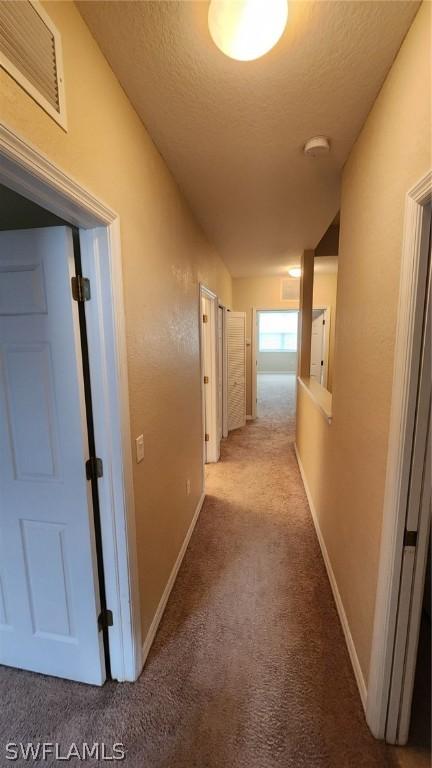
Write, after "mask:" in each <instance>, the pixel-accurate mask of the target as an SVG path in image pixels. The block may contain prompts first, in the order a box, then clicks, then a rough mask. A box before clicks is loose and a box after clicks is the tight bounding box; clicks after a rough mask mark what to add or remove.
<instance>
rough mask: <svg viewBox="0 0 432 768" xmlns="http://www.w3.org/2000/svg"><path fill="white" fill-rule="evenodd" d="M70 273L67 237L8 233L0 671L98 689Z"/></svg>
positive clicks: (3, 290) (0, 312) (0, 390)
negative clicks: (62, 679)
mask: <svg viewBox="0 0 432 768" xmlns="http://www.w3.org/2000/svg"><path fill="white" fill-rule="evenodd" d="M73 273H74V262H73V245H72V233H71V231H70V230H69V229H68V228H67V227H56V228H50V229H36V230H22V231H15V232H2V233H0V663H2V664H6V665H9V666H13V667H20V668H22V669H28V670H33V671H34V672H41V673H44V674H48V675H56V676H59V677H65V678H69V679H72V680H79V681H82V682H87V683H94V684H97V685H100V684H102V683H103V681H104V679H105V664H104V653H103V642H102V636H101V633H99V631H98V614H99V608H100V603H99V589H98V580H97V567H96V555H95V545H94V524H93V510H92V503H91V489H90V483H89V482H88V481H87V479H86V471H85V462H86V460H87V458H88V445H87V432H86V413H85V403H84V393H83V380H82V360H81V346H80V336H79V326H78V313H77V305H76V303H75V302H74V301H73V299H72V295H71V276H72V275H73Z"/></svg>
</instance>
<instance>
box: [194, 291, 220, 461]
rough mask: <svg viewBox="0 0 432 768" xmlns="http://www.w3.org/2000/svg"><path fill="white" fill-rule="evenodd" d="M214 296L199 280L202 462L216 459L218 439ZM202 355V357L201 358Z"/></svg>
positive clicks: (218, 446)
mask: <svg viewBox="0 0 432 768" xmlns="http://www.w3.org/2000/svg"><path fill="white" fill-rule="evenodd" d="M203 300H206V302H207V304H208V307H209V311H208V313H207V315H208V317H207V323H206V324H205V325H204V323H203V318H202V316H201V315H202V314H203V312H202V304H203ZM218 306H219V303H218V299H217V296H216V294H215V293H213V291H210V290H209V289H208V288H206V286H205V285H202V284H200V287H199V308H200V318H199V321H200V322H199V327H200V360H201V398H202V413H203V464H204V463H207V464H208V463H214V462H216V461H218V460H219V456H220V442H219V440H218V424H217V403H218V396H217V384H218V376H217V358H218V354H217V341H218V334H217V315H218ZM204 333H206V340H207V345H205V344H204ZM204 357H205V358H206V360H204ZM205 369H207V370H208V372H209V375H208V379H209V380H208V382H207V383H204V371H205ZM206 404H207V414H208V416H209V423H208V424H207V434H208V435H209V439H208V441H206V440H205V433H206Z"/></svg>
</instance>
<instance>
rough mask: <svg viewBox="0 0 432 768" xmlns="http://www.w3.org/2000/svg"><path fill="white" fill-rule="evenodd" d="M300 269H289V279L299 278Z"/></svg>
mask: <svg viewBox="0 0 432 768" xmlns="http://www.w3.org/2000/svg"><path fill="white" fill-rule="evenodd" d="M301 273H302V271H301V267H290V268H289V270H288V274H289V276H290V277H301Z"/></svg>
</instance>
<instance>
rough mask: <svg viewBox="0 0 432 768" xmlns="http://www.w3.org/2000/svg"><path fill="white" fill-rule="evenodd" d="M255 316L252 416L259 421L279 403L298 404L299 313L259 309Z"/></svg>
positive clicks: (291, 310)
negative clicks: (296, 387) (296, 391)
mask: <svg viewBox="0 0 432 768" xmlns="http://www.w3.org/2000/svg"><path fill="white" fill-rule="evenodd" d="M253 314H254V315H255V317H253V328H252V330H253V339H252V342H253V343H252V347H253V352H252V368H253V370H252V374H253V375H252V406H255V408H253V414H252V415H253V417H256V416H257V417H258V418H259V417H260V416H263V415H265V414H267V413H268V412H269V409H270V410H271V409H272V408H273V407H274V406H275V405H276V403H277V404H278V407H283V403H284V402H285V403H286V407H288V403H289V402H294V393H295V386H296V375H297V344H298V338H297V337H298V310H295V309H290V310H273V309H256V310H255V311H254V313H253ZM254 361H255V365H254Z"/></svg>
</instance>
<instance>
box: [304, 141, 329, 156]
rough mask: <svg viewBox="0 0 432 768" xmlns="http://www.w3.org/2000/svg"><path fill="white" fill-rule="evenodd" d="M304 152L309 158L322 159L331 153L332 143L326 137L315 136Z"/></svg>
mask: <svg viewBox="0 0 432 768" xmlns="http://www.w3.org/2000/svg"><path fill="white" fill-rule="evenodd" d="M303 152H304V153H305V155H308V156H309V157H322V156H323V155H328V153H329V152H330V142H329V140H328V139H327V137H326V136H314V137H313V139H309V140H308V141H307V142H306V144H305V145H304V147H303Z"/></svg>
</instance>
